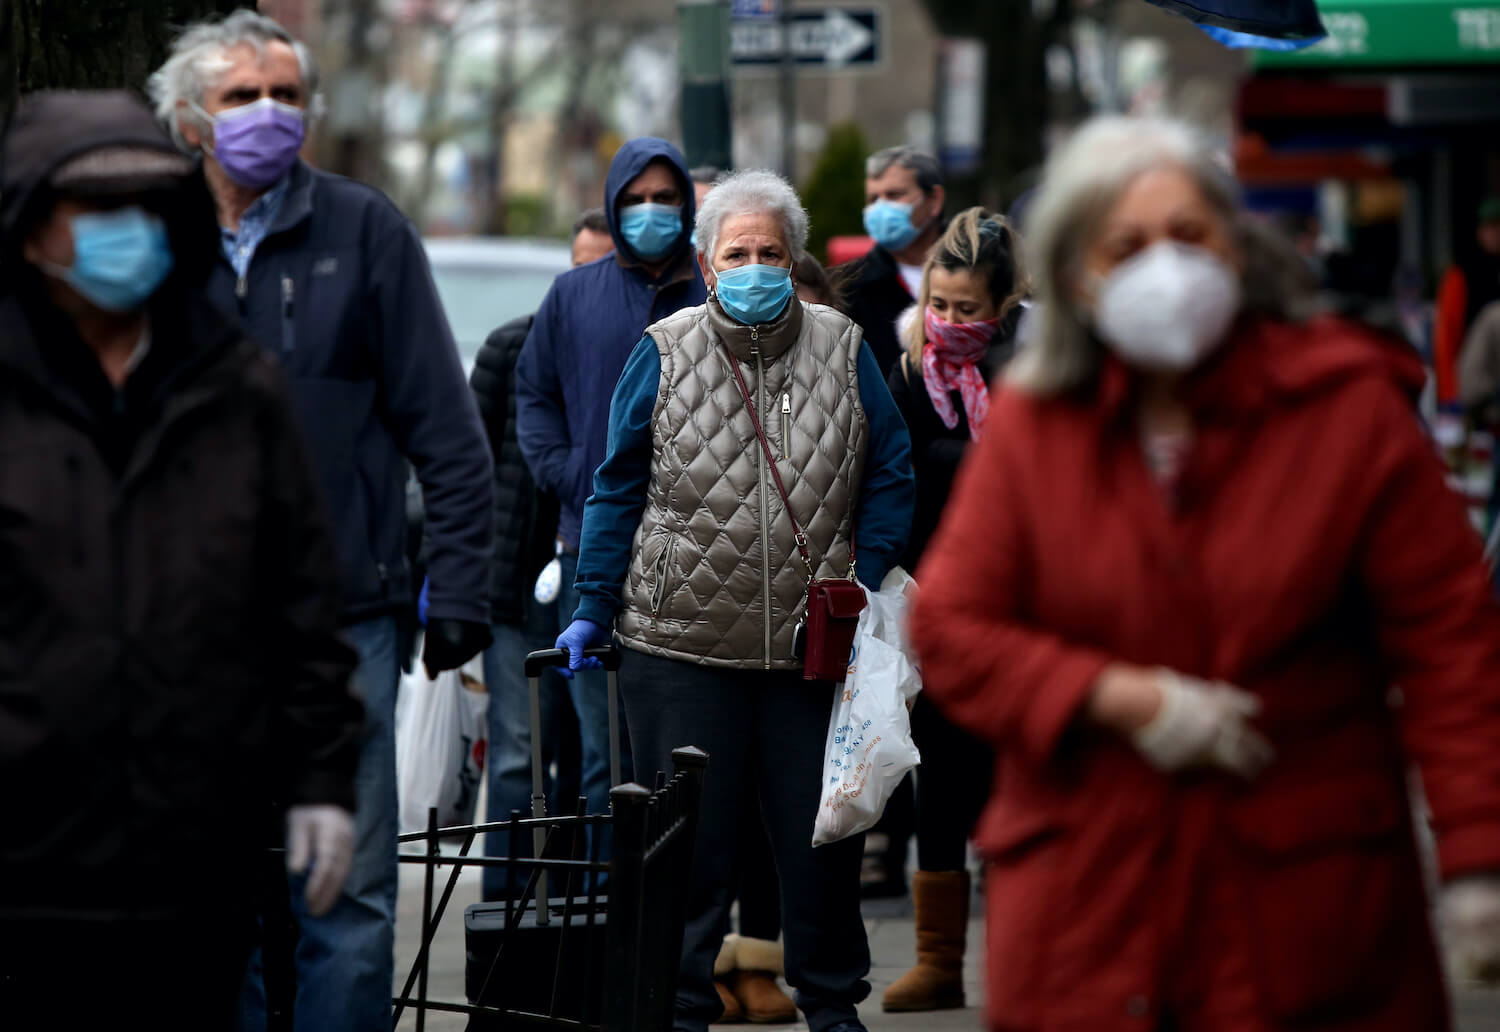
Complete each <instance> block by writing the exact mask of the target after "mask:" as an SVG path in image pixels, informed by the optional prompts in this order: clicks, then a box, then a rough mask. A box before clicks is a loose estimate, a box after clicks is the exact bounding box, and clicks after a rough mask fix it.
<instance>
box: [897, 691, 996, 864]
mask: <svg viewBox="0 0 1500 1032" xmlns="http://www.w3.org/2000/svg"><path fill="white" fill-rule="evenodd" d="M911 734H912V740H913V741H914V742H916V744H917V751H918V752H920V753H921V754H922V765H921V766H919V767H918V768H917V771H916V778H917V866H918V867H919V868H921V869H922V870H924V871H961V870H963V869H964V863H965V861H966V859H967V856H966V847H967V845H968V842H969V836H970V835H971V834H972V833H973V831H974V824H975V822H977V821H978V820H979V813H980V811H981V810H983V809H984V804H985V801H986V800H987V799H989V795H990V781H991V779H992V778H993V776H994V771H995V757H994V753H992V752H991V751H990V749H989V747H988V746H986V745H985V744H984V743H983V742H980V741H978V740H976V739H974V738H972V737H970V736H969V735H968V733H966V732H964V731H961V730H959V729H958V728H956V727H954V726H953V725H952V724H950V723H948V721H947V719H945V718H944V717H943V715H942V714H941V713H939V712H938V711H937V709H936V707H934V706H933V705H932V703H930V702H928V701H927V696H925V695H918V696H917V702H916V705H915V706H913V707H912V714H911Z"/></svg>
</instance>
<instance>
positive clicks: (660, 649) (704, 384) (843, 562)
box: [557, 172, 913, 1032]
mask: <svg viewBox="0 0 1500 1032" xmlns="http://www.w3.org/2000/svg"><path fill="white" fill-rule="evenodd" d="M697 231H698V242H699V248H700V253H699V256H698V261H699V263H700V265H701V267H702V269H703V277H704V280H705V281H706V282H707V283H708V288H709V294H708V302H707V303H706V304H704V305H700V306H698V307H696V308H689V309H685V310H683V311H681V312H678V313H677V314H676V315H673V316H671V317H669V318H667V319H664V320H663V321H661V322H659V323H656V324H655V325H653V326H651V327H649V328H648V329H647V330H646V335H645V337H643V338H642V340H641V342H640V344H639V346H637V348H636V350H635V353H634V354H633V355H632V356H631V358H630V360H629V362H628V363H627V364H626V366H625V371H624V373H623V374H622V375H621V377H620V381H619V385H618V387H617V388H616V389H615V395H614V400H613V403H612V406H611V409H610V422H609V447H608V452H607V455H606V457H605V460H604V463H603V465H601V466H600V467H599V470H598V472H597V473H596V474H595V477H594V495H593V497H592V498H590V499H589V502H588V506H587V508H586V509H585V511H584V518H583V534H582V541H581V544H580V548H579V559H578V590H579V594H580V595H581V596H582V602H581V604H580V605H579V607H578V611H577V613H576V615H575V619H574V622H573V624H572V625H571V626H570V627H569V628H568V629H567V630H566V631H565V632H564V633H563V635H562V636H561V637H560V638H559V639H558V642H557V644H558V647H559V648H568V649H570V650H571V651H572V657H571V662H572V666H573V667H574V668H575V669H577V668H579V667H581V666H583V665H586V664H587V663H589V662H590V660H588V659H586V658H585V657H583V655H582V650H583V648H584V647H585V646H588V645H592V644H597V643H600V642H603V641H606V640H608V639H609V638H610V635H611V628H613V630H614V635H615V637H616V638H617V639H618V641H619V644H620V645H622V646H623V647H624V656H623V661H622V663H621V668H620V688H621V693H622V695H623V696H624V699H625V708H626V715H627V717H628V720H627V723H628V725H629V727H630V736H631V739H630V741H631V748H632V749H633V750H634V755H635V756H636V757H637V762H638V763H639V764H640V766H641V768H642V769H644V770H652V769H657V768H661V769H665V768H666V766H667V764H668V760H669V759H670V753H671V750H672V749H673V748H674V747H678V746H682V745H696V746H699V747H700V748H703V749H704V750H706V751H707V752H708V753H709V755H710V758H711V759H710V766H709V774H708V778H707V782H706V785H705V796H704V799H703V809H702V817H701V822H700V825H699V829H698V841H697V847H696V852H695V855H694V871H693V876H692V882H691V884H690V885H689V886H688V887H687V892H688V923H687V932H686V935H685V938H684V941H683V953H682V972H681V978H680V981H679V983H678V989H677V1016H676V1028H677V1029H679V1030H684V1032H703V1030H704V1029H706V1028H707V1027H708V1025H709V1023H710V1022H712V1021H714V1020H715V1019H716V1018H718V1017H719V1014H720V1011H721V1003H720V999H719V995H718V993H717V992H716V990H715V988H714V983H713V964H714V958H715V956H716V954H717V953H718V951H719V947H720V944H721V943H722V941H723V938H724V933H725V930H726V928H727V924H728V920H729V904H730V899H731V873H732V872H731V864H732V857H733V855H734V852H735V841H736V835H737V829H738V828H739V827H741V826H742V825H743V824H744V823H745V822H746V821H752V820H763V821H764V822H765V825H766V830H767V832H768V833H769V835H770V839H771V845H772V850H773V852H774V854H775V858H776V869H777V872H778V873H779V874H780V877H781V889H782V921H783V928H784V933H783V935H784V942H785V956H786V978H787V982H788V983H789V984H790V985H791V986H792V988H793V989H795V990H796V999H797V1004H798V1006H799V1007H800V1008H801V1009H802V1011H803V1013H804V1014H805V1015H806V1017H807V1021H808V1026H809V1028H810V1029H811V1030H812V1032H833V1030H838V1032H853V1030H858V1029H863V1027H864V1026H863V1025H861V1024H860V1023H859V1020H858V1017H857V1013H856V1005H857V1004H858V1003H859V1002H860V1001H861V1000H862V999H864V997H865V996H866V995H867V994H868V993H869V984H868V983H867V982H866V981H865V980H864V979H865V975H866V974H867V973H868V971H869V965H870V954H869V949H868V945H867V943H866V940H865V930H864V924H863V922H862V920H861V918H860V910H859V868H860V861H861V853H862V841H861V839H860V837H855V838H851V839H846V840H844V841H841V842H837V843H834V844H832V845H827V846H821V847H819V848H818V849H816V850H814V849H813V848H812V845H811V841H812V828H813V821H814V818H815V816H816V813H817V808H818V797H819V789H820V785H821V782H822V777H823V745H824V735H825V733H826V732H827V729H828V718H829V713H830V706H831V700H832V695H833V693H832V690H831V687H830V686H829V685H828V684H826V683H822V684H819V683H809V682H807V681H805V680H803V677H802V662H801V660H800V659H798V658H797V656H796V655H795V650H794V642H793V639H794V634H795V630H796V626H797V624H798V622H799V621H800V620H801V619H802V617H803V615H804V614H803V607H804V600H805V597H806V594H807V576H806V570H805V569H804V567H803V564H802V560H801V559H800V558H799V555H798V548H797V542H796V540H795V535H796V531H795V530H794V521H795V525H796V526H797V527H800V528H802V530H803V531H804V533H805V536H806V539H807V543H808V547H809V549H810V551H811V554H812V562H813V565H814V566H816V576H818V577H844V576H854V573H855V568H856V563H855V556H856V554H857V556H858V564H857V566H858V577H859V579H860V580H861V581H862V582H864V583H865V584H866V585H869V586H871V587H874V586H878V585H879V584H880V582H881V580H882V579H883V577H884V576H885V573H886V571H887V569H888V568H889V567H890V566H891V565H892V563H894V561H895V559H896V557H897V556H899V555H900V553H901V549H902V547H903V545H904V543H905V539H906V534H907V530H908V528H909V526H910V523H911V512H912V502H913V480H912V474H911V463H910V441H909V439H908V437H907V433H906V428H905V426H904V425H903V423H902V421H901V417H900V415H899V414H898V413H897V411H896V408H895V405H894V403H893V402H892V401H891V396H890V393H889V392H888V391H887V389H886V386H885V378H884V376H882V375H881V371H880V369H879V368H877V366H876V364H875V360H874V358H873V357H872V356H871V354H870V352H869V349H868V348H867V347H866V346H865V345H864V344H863V342H862V334H861V331H860V328H859V327H858V326H856V325H854V324H853V323H851V322H850V321H849V320H848V319H847V318H845V317H844V316H842V315H840V314H838V313H837V312H835V311H834V310H833V309H831V308H827V307H825V306H822V305H813V304H806V303H804V302H802V301H799V300H798V299H797V297H796V294H795V284H794V282H793V279H792V273H791V270H792V266H793V264H794V263H795V262H796V261H797V259H799V258H800V257H801V256H802V254H803V251H804V248H805V246H806V242H807V213H806V212H805V211H804V210H803V209H802V205H801V202H800V201H799V200H798V198H797V195H796V193H795V192H794V191H793V190H792V188H791V186H790V185H788V184H787V182H786V181H785V180H783V179H782V178H781V177H779V176H777V175H775V174H773V173H770V172H741V173H738V174H735V175H733V176H730V177H729V178H728V179H726V180H724V181H723V182H722V183H720V184H719V185H718V186H716V187H715V188H714V190H713V191H712V192H711V193H710V194H709V195H708V196H707V198H706V199H705V200H704V202H703V207H702V208H701V209H700V210H699V212H698V220H697ZM737 374H738V375H737ZM741 381H742V382H741ZM747 397H748V403H749V405H753V406H754V409H755V410H756V411H758V413H759V420H758V421H759V423H760V424H761V427H762V428H763V430H764V433H765V435H766V438H767V441H768V444H769V448H770V451H771V452H772V453H773V456H774V459H775V466H774V467H772V466H771V462H770V460H769V459H768V458H767V456H766V454H765V449H763V448H762V446H761V443H760V441H759V440H758V439H757V430H756V425H755V423H756V421H755V419H754V418H753V417H752V411H751V409H750V408H749V407H748V406H747ZM778 479H779V480H780V482H781V484H783V485H784V486H785V490H786V495H787V497H788V498H789V499H790V506H791V509H792V511H791V512H788V511H787V507H786V506H785V505H783V502H782V494H781V491H780V490H779V489H778V484H777V483H776V481H777V480H778Z"/></svg>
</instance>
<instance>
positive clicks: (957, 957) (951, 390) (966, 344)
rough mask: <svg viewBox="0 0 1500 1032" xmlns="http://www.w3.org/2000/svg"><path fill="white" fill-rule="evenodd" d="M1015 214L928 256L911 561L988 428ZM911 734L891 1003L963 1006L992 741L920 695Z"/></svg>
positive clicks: (902, 402)
mask: <svg viewBox="0 0 1500 1032" xmlns="http://www.w3.org/2000/svg"><path fill="white" fill-rule="evenodd" d="M1017 243H1018V242H1017V239H1016V236H1015V233H1014V231H1013V230H1012V229H1011V227H1010V225H1009V223H1007V222H1006V221H1005V219H1004V218H1002V217H1001V216H999V215H994V214H991V213H990V212H987V211H985V210H984V209H983V208H970V209H968V210H967V211H965V212H963V213H961V214H960V215H959V216H958V217H957V218H955V219H954V220H953V221H952V222H951V223H949V225H948V229H947V231H946V232H945V233H944V234H943V236H942V238H941V239H940V240H938V242H937V244H936V245H934V246H933V249H932V251H931V252H930V253H929V254H928V258H927V261H926V264H925V265H924V267H923V270H922V285H921V289H920V291H919V296H918V298H917V305H916V307H915V308H914V309H912V310H911V311H909V312H908V313H907V317H906V319H905V322H906V327H905V331H904V339H905V343H906V350H905V352H904V353H903V354H902V357H901V360H900V361H899V362H897V363H896V366H895V368H894V369H892V371H891V376H890V388H891V395H892V397H894V398H895V400H896V406H897V408H899V409H900V410H901V414H902V416H903V417H904V418H905V419H906V425H907V427H908V429H909V430H910V431H911V440H912V468H913V470H914V471H915V473H916V477H917V503H916V512H915V514H914V517H913V520H912V532H911V540H910V542H909V544H908V545H907V551H906V556H905V558H904V560H903V564H904V565H905V566H906V568H907V569H908V570H915V569H916V568H917V563H918V561H919V560H920V559H921V557H922V551H923V549H925V548H926V546H927V541H928V539H929V538H930V537H931V536H932V534H933V533H934V532H935V531H936V530H937V526H938V522H939V520H940V519H941V517H942V513H943V508H944V506H945V505H946V504H947V501H948V493H949V490H950V489H951V487H952V485H953V477H954V474H955V473H956V472H957V471H958V465H959V461H960V460H961V459H962V458H963V455H964V452H965V451H966V450H967V449H968V446H969V444H970V443H971V442H972V441H976V440H978V439H979V436H980V435H981V434H982V433H983V432H984V427H985V419H986V417H987V415H988V412H989V398H988V393H989V382H990V380H991V378H993V376H994V375H995V373H996V372H997V371H998V370H999V369H1000V367H1001V366H1003V365H1004V364H1005V363H1006V361H1007V360H1008V359H1009V358H1010V355H1011V352H1012V351H1013V349H1014V346H1015V331H1016V324H1017V323H1018V322H1019V320H1020V314H1021V311H1022V309H1021V300H1022V298H1023V297H1025V294H1026V281H1025V277H1024V276H1023V275H1022V274H1021V270H1020V268H1019V266H1018V262H1017V257H1016V253H1017V251H1018V247H1017ZM912 734H913V736H914V737H915V739H916V743H917V747H918V749H920V750H921V753H922V766H921V767H920V768H918V770H917V774H916V779H917V866H918V871H917V873H916V877H915V879H914V880H913V883H912V895H913V898H914V901H915V905H916V912H917V913H916V916H917V965H916V967H914V968H912V970H911V971H909V972H907V973H906V974H905V975H903V976H902V977H901V978H900V979H898V980H897V981H896V982H895V983H894V984H892V985H891V987H890V988H889V989H887V990H886V993H885V997H884V1000H883V1001H882V1004H883V1006H884V1008H885V1009H886V1010H888V1011H926V1010H941V1009H945V1008H951V1007H962V1006H964V987H963V958H964V933H965V930H966V929H967V927H968V920H969V874H968V871H967V870H966V868H965V860H966V849H967V843H968V839H969V833H970V830H971V829H972V828H973V826H974V822H975V821H976V820H977V819H978V817H979V812H980V810H981V809H982V808H983V806H984V801H985V797H986V795H987V792H988V789H989V772H990V770H991V768H992V766H993V760H992V758H991V756H990V753H989V750H988V749H987V748H986V747H985V746H984V745H982V744H980V743H979V742H977V741H976V740H974V739H973V738H970V737H969V736H968V735H967V734H965V733H964V732H962V731H959V730H958V729H957V728H955V727H953V726H952V725H951V724H949V723H948V722H947V721H946V720H944V719H943V718H942V717H941V716H940V715H939V714H938V712H937V711H936V710H935V709H933V708H932V707H931V706H930V705H929V704H928V703H927V701H926V699H925V697H923V696H918V697H917V703H916V706H915V708H914V710H913V712H912Z"/></svg>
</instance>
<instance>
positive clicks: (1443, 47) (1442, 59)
mask: <svg viewBox="0 0 1500 1032" xmlns="http://www.w3.org/2000/svg"><path fill="white" fill-rule="evenodd" d="M1317 7H1318V11H1319V13H1320V14H1321V15H1322V20H1323V25H1324V27H1325V28H1326V29H1327V31H1328V36H1327V38H1326V39H1324V40H1322V41H1321V42H1319V43H1318V44H1316V45H1315V46H1311V47H1308V48H1307V49H1305V50H1296V51H1284V52H1276V51H1261V52H1259V53H1257V54H1256V55H1255V57H1254V61H1253V65H1254V67H1255V68H1256V69H1258V70H1259V69H1266V70H1270V69H1287V70H1301V69H1306V70H1314V69H1319V70H1321V69H1336V68H1349V69H1356V68H1410V67H1414V66H1428V67H1432V66H1439V67H1453V66H1474V65H1481V66H1482V65H1497V64H1500V2H1497V0H1318V3H1317Z"/></svg>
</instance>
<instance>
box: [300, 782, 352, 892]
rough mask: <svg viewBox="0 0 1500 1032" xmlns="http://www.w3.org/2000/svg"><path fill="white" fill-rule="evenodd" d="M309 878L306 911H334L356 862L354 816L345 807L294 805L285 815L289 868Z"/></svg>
mask: <svg viewBox="0 0 1500 1032" xmlns="http://www.w3.org/2000/svg"><path fill="white" fill-rule="evenodd" d="M309 862H311V863H312V871H311V872H310V873H309V874H308V876H307V909H308V912H309V913H311V914H312V915H313V916H314V917H321V916H323V915H324V914H326V913H328V911H330V910H332V909H333V904H334V903H335V902H336V901H337V900H338V898H339V890H341V889H342V888H343V887H344V879H345V878H347V877H348V876H349V865H350V864H351V863H353V862H354V815H353V814H351V813H350V812H349V811H348V810H345V809H344V808H343V807H342V806H327V805H317V806H294V807H292V808H291V809H289V810H288V811H287V812H286V869H287V870H288V871H290V872H291V873H292V874H301V873H302V872H303V871H306V870H307V865H308V863H309Z"/></svg>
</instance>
